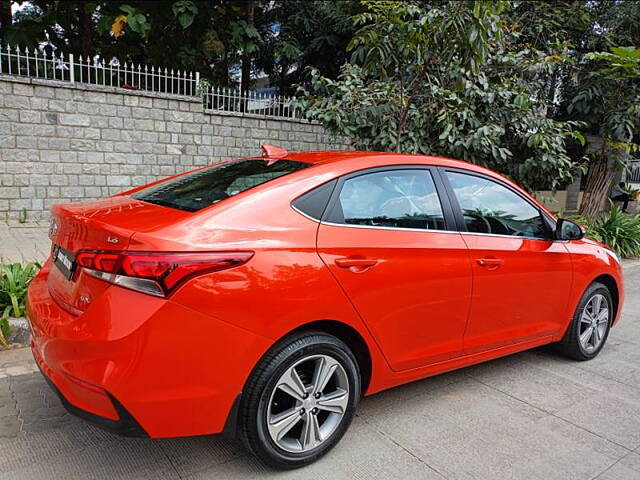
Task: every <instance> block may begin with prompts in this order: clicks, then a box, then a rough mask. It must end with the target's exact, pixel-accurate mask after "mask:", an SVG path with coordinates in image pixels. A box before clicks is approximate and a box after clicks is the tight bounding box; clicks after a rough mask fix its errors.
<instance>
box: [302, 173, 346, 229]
mask: <svg viewBox="0 0 640 480" xmlns="http://www.w3.org/2000/svg"><path fill="white" fill-rule="evenodd" d="M336 183H338V181H337V180H332V181H331V182H328V183H325V184H324V185H320V186H319V187H316V188H314V189H313V190H311V191H310V192H307V193H305V194H304V195H302V196H300V197H298V198H296V199H295V200H294V201H293V203H292V205H293V206H294V207H295V208H296V209H298V210H300V211H301V212H302V213H304V214H305V215H308V216H309V217H311V218H314V219H316V220H320V219H321V218H322V214H323V213H324V209H325V207H326V206H327V202H329V198H330V197H331V193H332V192H333V189H334V187H335V186H336Z"/></svg>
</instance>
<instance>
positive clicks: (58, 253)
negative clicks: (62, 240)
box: [53, 245, 76, 281]
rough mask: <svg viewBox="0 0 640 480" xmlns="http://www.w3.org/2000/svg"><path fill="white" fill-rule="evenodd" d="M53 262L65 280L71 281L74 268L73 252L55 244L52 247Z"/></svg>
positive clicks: (74, 257) (74, 258)
mask: <svg viewBox="0 0 640 480" xmlns="http://www.w3.org/2000/svg"><path fill="white" fill-rule="evenodd" d="M53 264H54V265H55V266H56V267H57V268H58V270H60V272H61V273H62V275H63V276H64V277H65V278H66V279H67V280H69V281H71V279H72V278H73V273H74V272H75V269H76V256H75V255H74V254H73V253H71V252H70V251H69V250H65V249H64V248H62V247H60V246H58V245H55V246H54V247H53Z"/></svg>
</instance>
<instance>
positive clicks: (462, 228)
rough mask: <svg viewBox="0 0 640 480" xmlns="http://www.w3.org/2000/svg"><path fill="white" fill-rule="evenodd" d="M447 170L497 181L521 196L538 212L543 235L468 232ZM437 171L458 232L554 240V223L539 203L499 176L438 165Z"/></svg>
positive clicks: (545, 240)
mask: <svg viewBox="0 0 640 480" xmlns="http://www.w3.org/2000/svg"><path fill="white" fill-rule="evenodd" d="M447 172H451V173H460V174H463V175H471V176H474V177H479V178H482V179H483V180H488V181H491V182H494V183H497V184H498V185H500V186H502V187H505V188H506V189H507V190H509V191H511V192H513V193H514V194H516V195H517V196H518V197H519V198H521V199H522V200H523V201H524V202H526V203H528V204H529V205H531V207H533V208H534V209H535V210H536V211H537V212H538V215H539V216H540V219H541V220H542V224H543V228H544V230H545V237H531V236H515V235H504V234H500V233H481V232H470V231H469V230H468V229H467V224H466V223H465V221H464V216H463V214H462V208H461V207H460V204H459V203H458V197H457V196H456V194H455V191H454V190H453V187H452V186H451V182H449V178H448V177H447ZM438 173H439V174H440V177H441V181H442V183H443V184H444V185H445V190H446V193H447V196H448V197H449V202H450V203H451V205H452V208H453V212H454V216H455V221H456V226H457V228H458V231H459V232H460V233H464V234H466V235H481V236H486V237H500V238H523V239H527V240H539V241H543V242H553V241H554V238H553V232H552V231H551V228H550V227H551V225H550V224H552V223H554V222H553V220H552V219H550V218H549V216H548V215H547V214H546V212H544V210H542V208H540V206H539V205H536V204H535V203H533V202H532V201H531V200H530V199H528V198H526V197H524V196H522V194H521V193H520V192H519V191H517V190H516V189H514V188H513V187H512V186H511V185H509V184H507V183H505V182H503V181H502V180H500V179H499V178H495V177H492V176H490V175H486V174H483V173H480V172H474V171H472V170H465V169H464V168H452V167H438Z"/></svg>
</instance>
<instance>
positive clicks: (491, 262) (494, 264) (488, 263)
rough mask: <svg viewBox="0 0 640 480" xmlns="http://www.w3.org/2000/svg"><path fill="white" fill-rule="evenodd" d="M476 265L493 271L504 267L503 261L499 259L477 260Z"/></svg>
mask: <svg viewBox="0 0 640 480" xmlns="http://www.w3.org/2000/svg"><path fill="white" fill-rule="evenodd" d="M476 263H477V264H478V265H480V266H481V267H485V268H486V269H487V270H495V269H496V268H500V267H501V266H502V265H504V260H502V259H501V258H478V259H477V260H476Z"/></svg>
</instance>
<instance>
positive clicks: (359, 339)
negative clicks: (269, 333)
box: [278, 320, 373, 393]
mask: <svg viewBox="0 0 640 480" xmlns="http://www.w3.org/2000/svg"><path fill="white" fill-rule="evenodd" d="M306 331H309V332H311V331H313V332H324V333H328V334H329V335H333V336H334V337H336V338H338V339H339V340H341V341H343V342H344V343H345V344H346V345H347V347H349V349H350V350H351V351H352V352H353V355H354V356H355V357H356V360H357V361H358V368H359V369H360V377H361V378H360V380H361V383H362V385H361V387H362V392H363V393H364V392H366V391H367V388H368V387H369V383H370V382H371V375H372V370H373V367H372V364H373V362H372V358H371V352H370V350H369V346H368V345H367V342H366V341H365V339H364V338H363V336H362V335H361V334H360V332H358V331H357V330H356V329H355V328H353V327H352V326H351V325H348V324H346V323H344V322H340V321H337V320H315V321H312V322H309V323H305V324H303V325H300V326H299V327H297V328H295V329H293V330H291V331H290V332H287V333H286V334H285V335H283V336H282V337H281V338H280V339H278V342H280V341H282V340H283V339H285V338H287V337H289V336H291V335H295V334H298V333H301V332H306Z"/></svg>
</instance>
